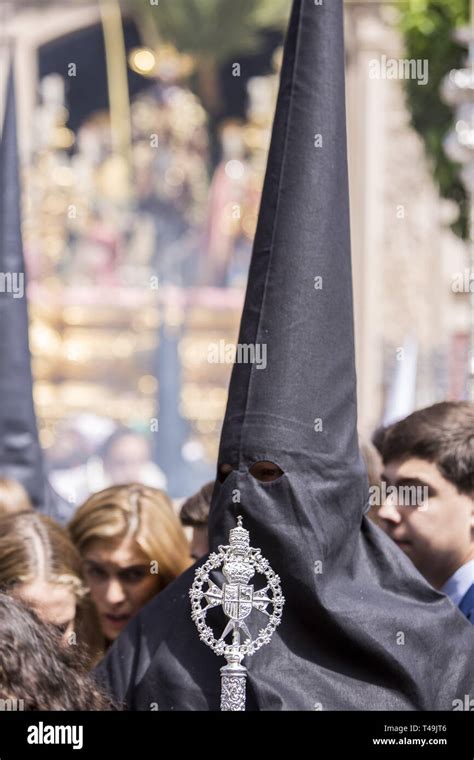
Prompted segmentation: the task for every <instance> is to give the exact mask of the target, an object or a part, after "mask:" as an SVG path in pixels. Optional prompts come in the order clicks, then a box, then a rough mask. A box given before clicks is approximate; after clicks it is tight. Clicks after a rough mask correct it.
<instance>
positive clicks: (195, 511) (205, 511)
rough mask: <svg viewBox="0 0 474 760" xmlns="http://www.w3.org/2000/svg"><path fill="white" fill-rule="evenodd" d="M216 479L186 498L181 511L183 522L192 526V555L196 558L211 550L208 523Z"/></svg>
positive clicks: (186, 525) (188, 526)
mask: <svg viewBox="0 0 474 760" xmlns="http://www.w3.org/2000/svg"><path fill="white" fill-rule="evenodd" d="M213 490H214V481H213V480H211V481H210V482H209V483H206V485H204V486H203V487H202V488H201V490H200V491H198V492H197V493H195V494H194V495H193V496H190V497H189V499H186V501H185V502H184V504H183V505H182V507H181V511H180V513H179V516H180V519H181V522H182V524H183V525H184V526H185V527H187V528H192V531H193V532H192V538H191V556H192V558H193V559H194V560H196V559H201V557H204V556H205V555H206V554H207V553H208V551H209V542H208V537H207V523H208V520H209V510H210V508H211V499H212V492H213Z"/></svg>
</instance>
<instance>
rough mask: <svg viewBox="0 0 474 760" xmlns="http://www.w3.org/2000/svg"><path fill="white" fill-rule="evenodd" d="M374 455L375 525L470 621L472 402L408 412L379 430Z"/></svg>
mask: <svg viewBox="0 0 474 760" xmlns="http://www.w3.org/2000/svg"><path fill="white" fill-rule="evenodd" d="M382 455H383V460H384V476H383V477H384V479H385V481H386V484H387V486H388V489H386V493H387V498H386V500H385V503H384V504H383V506H382V507H381V508H380V510H379V517H380V518H381V521H382V526H383V527H384V529H385V531H386V532H387V533H388V535H389V536H390V537H391V538H392V539H393V540H394V541H395V543H396V544H398V546H399V547H400V548H401V549H402V550H403V551H404V552H405V554H406V555H407V556H408V557H409V558H410V559H411V560H412V562H413V564H414V565H415V566H416V567H417V569H418V570H419V571H420V573H422V575H424V576H425V578H426V579H427V580H428V581H429V583H431V585H432V586H433V587H434V588H435V589H438V590H439V591H442V592H443V593H444V594H446V595H447V596H449V597H450V599H451V601H452V602H453V603H454V604H455V605H456V606H457V607H459V609H460V610H461V612H463V613H464V615H466V617H467V618H468V620H470V622H471V623H474V404H473V403H471V402H469V401H462V402H454V401H452V402H445V403H441V404H435V405H434V406H431V407H429V408H428V409H421V410H419V411H417V412H414V413H413V414H411V415H410V416H409V417H407V418H406V419H404V420H401V421H400V422H397V423H396V424H394V425H392V426H391V427H390V428H389V429H388V430H387V432H386V434H385V437H384V439H383V443H382ZM410 494H411V495H412V496H414V497H415V498H414V499H408V501H407V499H404V498H403V496H410Z"/></svg>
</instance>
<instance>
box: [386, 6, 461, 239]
mask: <svg viewBox="0 0 474 760" xmlns="http://www.w3.org/2000/svg"><path fill="white" fill-rule="evenodd" d="M396 7H397V8H398V9H399V10H400V11H401V21H400V23H401V29H402V32H403V35H404V39H405V47H406V57H407V58H410V59H411V58H415V59H418V58H421V59H428V61H429V81H428V84H426V85H418V84H417V83H416V81H414V80H407V81H406V93H407V100H408V105H409V108H410V111H411V118H412V123H413V126H414V127H415V129H416V130H417V131H418V132H419V133H420V135H421V136H422V138H423V140H424V143H425V147H426V151H427V154H428V156H429V157H430V159H431V162H432V168H433V175H434V177H435V180H436V181H437V183H438V185H439V188H440V192H441V195H442V196H443V197H445V198H450V199H452V200H454V201H456V202H457V203H458V204H459V207H460V217H459V219H458V220H457V221H456V223H455V224H454V225H453V229H454V231H455V232H456V233H457V234H458V235H460V236H461V237H463V238H466V237H467V233H468V220H467V213H468V208H467V206H468V201H467V198H466V191H465V189H464V187H463V185H462V183H461V181H460V180H459V176H458V172H459V166H458V165H457V164H453V162H452V161H450V159H449V158H448V157H447V156H446V154H445V152H444V149H443V139H444V137H445V136H446V134H447V132H448V131H449V130H450V129H451V128H452V126H453V120H454V112H453V109H452V108H451V107H449V106H447V105H446V104H445V103H444V102H443V101H442V99H441V95H440V87H441V82H442V80H443V78H444V77H445V76H446V74H448V73H449V71H450V70H451V69H453V68H461V67H462V66H463V65H464V63H465V59H466V55H467V52H466V49H465V48H464V47H462V46H460V45H458V44H457V43H456V42H455V41H454V40H453V38H452V34H453V31H454V29H455V28H457V27H460V26H465V25H467V23H468V20H469V2H468V0H407V2H406V3H403V4H402V5H400V3H397V4H396Z"/></svg>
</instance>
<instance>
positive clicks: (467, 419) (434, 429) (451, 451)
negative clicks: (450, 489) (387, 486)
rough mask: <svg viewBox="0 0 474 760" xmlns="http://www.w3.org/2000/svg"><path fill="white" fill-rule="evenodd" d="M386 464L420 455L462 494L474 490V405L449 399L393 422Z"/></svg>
mask: <svg viewBox="0 0 474 760" xmlns="http://www.w3.org/2000/svg"><path fill="white" fill-rule="evenodd" d="M382 456H383V461H384V463H387V462H390V461H393V460H394V459H406V458H407V457H419V458H420V459H426V460H427V461H428V462H434V463H435V464H436V465H437V467H438V469H439V471H440V472H441V474H442V475H443V477H444V478H446V480H449V481H450V482H451V483H453V484H454V485H455V486H456V488H457V489H458V491H459V492H460V493H471V492H473V491H474V404H473V403H471V402H469V401H445V402H442V403H440V404H434V405H433V406H429V407H428V408H427V409H420V410H419V411H417V412H413V414H410V416H409V417H406V418H405V419H404V420H401V421H400V422H396V423H395V424H394V425H391V426H390V427H389V428H388V430H387V431H386V433H385V436H384V439H383V444H382Z"/></svg>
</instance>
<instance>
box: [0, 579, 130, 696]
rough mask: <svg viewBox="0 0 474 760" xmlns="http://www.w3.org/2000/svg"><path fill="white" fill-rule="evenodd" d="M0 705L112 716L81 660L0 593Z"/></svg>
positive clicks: (18, 604)
mask: <svg viewBox="0 0 474 760" xmlns="http://www.w3.org/2000/svg"><path fill="white" fill-rule="evenodd" d="M0 642H1V646H0V699H1V700H15V701H17V702H18V703H19V704H20V705H21V708H20V709H25V710H112V709H116V708H115V705H113V703H112V701H111V700H110V699H109V698H108V697H107V696H106V695H105V694H103V693H102V692H101V691H100V690H99V689H98V687H97V685H96V684H95V682H94V681H93V680H92V677H91V676H89V675H88V674H87V671H86V666H85V659H84V658H83V657H82V654H81V653H79V652H78V651H75V647H68V646H67V645H64V644H63V643H62V642H61V640H60V636H59V634H58V632H57V631H56V630H55V629H54V627H53V626H51V625H48V624H47V623H44V622H43V621H42V620H40V618H39V617H38V616H37V615H36V613H35V612H34V611H33V610H31V609H29V608H28V607H27V606H26V605H25V604H23V603H22V602H20V601H19V600H17V599H15V598H13V597H12V596H9V595H8V594H4V593H1V592H0Z"/></svg>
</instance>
